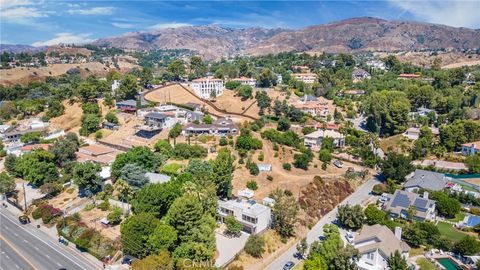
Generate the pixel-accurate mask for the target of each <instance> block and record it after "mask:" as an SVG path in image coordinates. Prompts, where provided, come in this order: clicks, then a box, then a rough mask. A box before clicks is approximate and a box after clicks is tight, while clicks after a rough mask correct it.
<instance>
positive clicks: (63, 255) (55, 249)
mask: <svg viewBox="0 0 480 270" xmlns="http://www.w3.org/2000/svg"><path fill="white" fill-rule="evenodd" d="M0 215H2V216H3V217H5V218H6V219H8V220H9V221H10V222H12V223H14V224H15V221H14V220H12V219H11V218H10V217H9V216H7V215H5V214H4V213H2V212H0ZM18 228H20V229H22V230H24V231H25V232H26V233H28V234H29V235H31V236H33V237H35V238H37V239H38V240H40V242H42V243H44V244H45V245H47V246H48V247H50V248H51V249H53V250H54V251H56V252H57V253H58V254H60V255H61V257H63V258H65V259H67V260H68V261H70V262H72V263H74V264H75V265H77V266H78V267H80V269H89V268H91V267H89V268H85V267H83V266H81V265H80V264H78V263H77V262H76V261H74V260H72V259H71V258H70V257H69V256H67V255H66V254H67V253H65V254H64V253H62V252H61V251H59V250H58V249H57V248H56V247H54V246H52V245H51V244H49V243H47V242H46V241H45V240H43V239H41V238H40V237H38V236H36V235H35V234H33V233H31V232H30V231H28V230H27V229H25V228H23V227H22V226H18ZM69 255H73V254H69ZM86 264H87V265H88V264H90V263H88V262H87V263H86ZM92 265H94V264H91V265H89V266H92ZM95 268H97V265H95Z"/></svg>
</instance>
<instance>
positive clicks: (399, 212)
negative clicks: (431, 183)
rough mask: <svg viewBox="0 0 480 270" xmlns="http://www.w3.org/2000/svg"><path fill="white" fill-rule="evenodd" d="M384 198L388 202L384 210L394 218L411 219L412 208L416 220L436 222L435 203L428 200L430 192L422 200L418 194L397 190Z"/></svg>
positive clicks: (425, 193)
mask: <svg viewBox="0 0 480 270" xmlns="http://www.w3.org/2000/svg"><path fill="white" fill-rule="evenodd" d="M382 196H385V198H386V200H387V201H386V202H385V204H384V205H383V210H385V211H387V212H389V213H390V215H391V216H392V217H401V218H405V219H406V218H410V217H409V215H410V214H411V212H410V211H409V210H410V209H411V208H413V209H414V210H415V211H414V214H413V215H414V216H413V218H414V219H415V220H418V221H424V220H434V219H435V217H436V215H435V201H433V200H430V199H429V198H428V192H424V194H423V198H422V197H421V196H420V195H419V194H417V193H413V192H408V191H404V190H399V189H397V191H395V193H394V194H385V195H382Z"/></svg>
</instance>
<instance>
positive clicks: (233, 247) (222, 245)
mask: <svg viewBox="0 0 480 270" xmlns="http://www.w3.org/2000/svg"><path fill="white" fill-rule="evenodd" d="M249 236H250V234H248V233H245V232H242V234H241V235H240V236H239V237H227V236H225V235H223V234H221V233H218V232H216V233H215V239H216V243H217V251H218V258H217V259H216V260H215V266H217V267H223V266H225V265H226V264H227V263H229V262H230V261H232V260H233V259H234V258H235V255H237V254H238V253H239V252H240V251H242V250H243V247H244V246H245V243H247V239H248V237H249Z"/></svg>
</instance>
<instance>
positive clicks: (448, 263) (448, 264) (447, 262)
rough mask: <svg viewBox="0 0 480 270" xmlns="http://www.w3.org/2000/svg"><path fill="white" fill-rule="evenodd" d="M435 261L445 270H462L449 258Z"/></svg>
mask: <svg viewBox="0 0 480 270" xmlns="http://www.w3.org/2000/svg"><path fill="white" fill-rule="evenodd" d="M437 261H438V262H439V263H440V264H441V265H443V267H445V269H447V270H462V268H460V266H458V265H457V264H456V263H455V262H454V261H453V260H452V259H450V258H441V259H437Z"/></svg>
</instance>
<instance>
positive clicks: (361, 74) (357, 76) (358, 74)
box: [352, 68, 371, 81]
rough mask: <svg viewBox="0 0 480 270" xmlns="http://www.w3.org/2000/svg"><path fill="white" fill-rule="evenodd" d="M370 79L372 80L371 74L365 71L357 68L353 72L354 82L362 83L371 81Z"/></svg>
mask: <svg viewBox="0 0 480 270" xmlns="http://www.w3.org/2000/svg"><path fill="white" fill-rule="evenodd" d="M370 78H371V76H370V73H368V72H367V71H365V70H364V69H361V68H357V69H354V70H353V71H352V80H354V81H355V80H357V81H361V80H364V79H370Z"/></svg>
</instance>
